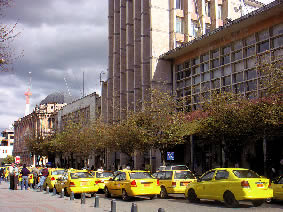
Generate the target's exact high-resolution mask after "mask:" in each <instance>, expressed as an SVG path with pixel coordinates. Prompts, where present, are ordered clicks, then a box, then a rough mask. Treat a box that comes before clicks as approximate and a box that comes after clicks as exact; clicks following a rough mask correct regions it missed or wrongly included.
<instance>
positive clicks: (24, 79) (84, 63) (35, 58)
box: [0, 0, 108, 128]
mask: <svg viewBox="0 0 283 212" xmlns="http://www.w3.org/2000/svg"><path fill="white" fill-rule="evenodd" d="M14 2H15V4H14V5H13V6H12V7H11V8H8V9H6V12H5V16H4V18H3V19H2V23H9V24H13V23H16V22H18V26H17V29H16V31H17V32H21V34H20V35H19V36H18V37H17V38H16V39H15V41H14V42H13V46H12V48H13V49H15V55H20V54H21V51H22V50H24V53H23V57H21V58H20V59H18V60H16V61H15V63H14V64H13V68H14V71H13V72H11V73H0V75H1V76H0V99H1V101H0V128H5V127H8V126H9V124H11V123H13V121H14V120H16V119H17V118H19V117H22V116H23V115H24V108H25V96H24V92H25V91H26V90H27V87H28V82H29V74H28V73H29V72H32V89H31V90H32V94H33V95H32V99H31V104H32V107H34V106H35V105H36V104H38V103H39V102H40V101H41V100H42V99H44V98H45V97H46V96H47V95H48V94H50V93H52V92H56V91H63V92H67V88H66V85H65V81H64V78H66V79H67V83H68V86H69V88H70V91H71V93H72V95H73V96H77V97H80V96H81V95H82V73H83V72H84V73H85V94H88V93H91V92H94V91H96V92H100V86H99V73H100V72H101V71H105V70H106V68H107V59H108V58H107V49H108V46H107V45H108V42H107V38H108V34H107V29H108V28H107V12H108V10H107V1H99V0H92V1H89V0H76V1H71V0H60V1H58V0H14ZM31 109H32V108H31Z"/></svg>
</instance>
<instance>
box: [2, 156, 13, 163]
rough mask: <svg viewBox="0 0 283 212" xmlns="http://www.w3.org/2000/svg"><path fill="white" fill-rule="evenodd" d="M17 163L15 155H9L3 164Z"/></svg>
mask: <svg viewBox="0 0 283 212" xmlns="http://www.w3.org/2000/svg"><path fill="white" fill-rule="evenodd" d="M11 163H15V157H14V156H13V155H7V157H6V158H4V159H3V161H2V164H11Z"/></svg>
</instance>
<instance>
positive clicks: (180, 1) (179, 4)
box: [176, 0, 183, 10]
mask: <svg viewBox="0 0 283 212" xmlns="http://www.w3.org/2000/svg"><path fill="white" fill-rule="evenodd" d="M182 6H183V5H182V0H176V9H180V10H182V9H183V7H182Z"/></svg>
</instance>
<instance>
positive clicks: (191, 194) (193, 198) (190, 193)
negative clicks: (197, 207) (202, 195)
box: [188, 188, 199, 202]
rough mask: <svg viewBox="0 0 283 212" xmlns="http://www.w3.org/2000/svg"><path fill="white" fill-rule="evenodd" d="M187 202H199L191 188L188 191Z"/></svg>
mask: <svg viewBox="0 0 283 212" xmlns="http://www.w3.org/2000/svg"><path fill="white" fill-rule="evenodd" d="M188 200H189V202H199V199H198V197H197V194H196V192H195V190H194V189H192V188H191V189H190V190H189V191H188Z"/></svg>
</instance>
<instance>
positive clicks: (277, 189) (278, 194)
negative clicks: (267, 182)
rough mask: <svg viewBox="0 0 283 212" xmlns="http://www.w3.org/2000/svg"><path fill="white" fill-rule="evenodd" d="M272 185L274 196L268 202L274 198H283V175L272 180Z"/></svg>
mask: <svg viewBox="0 0 283 212" xmlns="http://www.w3.org/2000/svg"><path fill="white" fill-rule="evenodd" d="M271 187H272V189H273V198H272V199H271V198H270V199H267V201H266V202H267V203H270V202H271V201H272V200H283V175H281V176H279V177H277V178H275V179H274V180H272V183H271Z"/></svg>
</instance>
